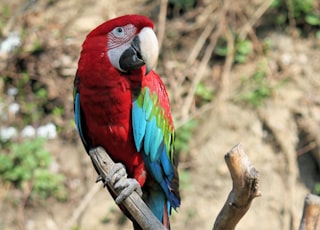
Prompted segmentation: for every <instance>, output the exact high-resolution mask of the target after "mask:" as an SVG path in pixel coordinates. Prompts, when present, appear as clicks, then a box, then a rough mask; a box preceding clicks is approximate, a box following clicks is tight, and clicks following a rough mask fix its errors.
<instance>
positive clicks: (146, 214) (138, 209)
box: [90, 147, 165, 230]
mask: <svg viewBox="0 0 320 230" xmlns="http://www.w3.org/2000/svg"><path fill="white" fill-rule="evenodd" d="M90 157H91V159H92V162H93V164H94V165H95V167H96V168H97V169H98V171H99V172H100V175H101V176H102V178H106V176H107V175H108V173H109V172H110V170H111V168H112V167H113V165H114V162H113V161H112V159H111V158H110V157H109V155H108V154H107V153H106V151H105V150H104V149H103V148H101V147H98V148H95V149H93V150H91V151H90ZM108 187H109V189H111V190H112V191H113V192H114V193H115V194H116V195H119V193H118V192H116V191H115V189H114V188H113V187H112V186H111V184H108ZM122 204H123V205H124V206H125V207H126V209H127V210H128V212H129V213H130V214H131V215H132V216H133V217H134V218H135V220H136V221H137V223H138V224H139V225H140V227H141V228H143V229H146V230H147V229H150V230H154V229H165V227H164V226H163V225H162V224H161V223H160V221H159V220H158V219H157V218H156V217H155V216H154V215H153V213H152V212H151V210H150V209H149V208H148V206H147V205H146V204H145V203H144V202H143V200H142V199H141V197H140V196H139V195H138V194H137V193H136V192H133V193H132V194H131V195H130V196H129V197H128V198H127V199H125V200H124V201H123V202H122Z"/></svg>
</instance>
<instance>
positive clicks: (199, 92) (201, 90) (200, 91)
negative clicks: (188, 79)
mask: <svg viewBox="0 0 320 230" xmlns="http://www.w3.org/2000/svg"><path fill="white" fill-rule="evenodd" d="M195 95H196V96H198V97H200V98H201V99H202V100H204V101H206V102H209V101H211V100H212V99H213V96H214V93H213V90H211V89H209V88H208V87H206V86H205V84H204V83H202V82H200V83H199V84H198V85H197V88H196V91H195Z"/></svg>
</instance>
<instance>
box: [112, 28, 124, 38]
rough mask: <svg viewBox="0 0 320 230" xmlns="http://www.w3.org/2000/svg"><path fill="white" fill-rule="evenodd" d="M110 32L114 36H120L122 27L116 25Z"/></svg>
mask: <svg viewBox="0 0 320 230" xmlns="http://www.w3.org/2000/svg"><path fill="white" fill-rule="evenodd" d="M112 33H113V34H114V36H116V37H118V38H120V37H123V36H124V29H123V27H116V28H114V29H113V30H112Z"/></svg>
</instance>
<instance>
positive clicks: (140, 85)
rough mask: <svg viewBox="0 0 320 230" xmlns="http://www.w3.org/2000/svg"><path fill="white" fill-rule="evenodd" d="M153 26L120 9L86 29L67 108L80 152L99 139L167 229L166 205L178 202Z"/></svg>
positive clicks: (170, 132)
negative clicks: (71, 100)
mask: <svg viewBox="0 0 320 230" xmlns="http://www.w3.org/2000/svg"><path fill="white" fill-rule="evenodd" d="M153 27H154V25H153V22H152V21H151V20H150V19H149V18H147V17H145V16H141V15H125V16H122V17H118V18H115V19H112V20H109V21H106V22H105V23H103V24H101V25H100V26H98V27H97V28H95V29H94V30H92V31H91V32H90V33H89V34H88V35H87V37H86V39H85V41H84V43H83V45H82V51H81V55H80V59H79V62H78V70H77V73H76V77H75V81H74V114H75V123H76V126H77V129H78V132H79V135H80V137H81V140H82V142H83V144H84V147H85V149H86V151H87V152H89V151H90V150H91V149H93V148H95V147H98V146H102V147H103V148H104V149H106V151H107V152H108V154H109V155H110V157H111V158H112V159H113V160H114V161H115V162H119V163H122V164H123V165H124V166H125V168H126V171H127V174H128V177H129V178H132V179H135V180H134V181H135V182H136V181H137V182H138V183H139V185H140V187H141V189H142V192H143V195H142V199H143V200H144V201H145V202H146V204H147V205H148V206H149V207H150V209H151V210H152V212H153V213H154V214H155V216H156V217H157V218H158V219H159V220H160V221H161V222H162V223H163V224H164V226H165V227H167V228H169V216H170V214H171V209H172V208H174V209H176V208H177V207H179V206H180V194H179V176H178V173H177V160H176V157H175V155H174V125H173V120H172V117H171V112H170V104H169V98H168V95H167V92H166V88H165V86H164V84H163V82H162V81H161V79H160V77H159V76H158V75H157V74H156V73H155V72H154V71H153V70H152V69H153V68H154V67H155V65H156V62H157V58H158V52H159V50H158V49H159V48H158V41H157V38H156V35H155V33H154V31H153ZM113 196H114V194H113ZM114 198H116V197H114ZM116 202H117V199H116ZM117 203H120V202H117ZM120 207H121V204H120ZM124 211H125V210H124ZM127 215H128V214H127ZM134 226H135V227H138V226H137V223H135V222H134Z"/></svg>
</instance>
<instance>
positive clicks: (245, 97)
mask: <svg viewBox="0 0 320 230" xmlns="http://www.w3.org/2000/svg"><path fill="white" fill-rule="evenodd" d="M242 85H243V88H244V92H243V93H242V94H241V95H240V98H239V99H240V100H241V101H244V102H245V103H247V104H250V105H251V106H253V107H259V106H261V105H262V104H263V102H264V100H265V99H266V98H268V97H270V96H271V94H272V92H273V87H272V86H271V83H270V81H269V80H268V79H267V73H266V69H265V68H264V67H260V68H259V69H258V70H257V71H256V72H255V73H254V74H253V75H252V76H251V77H250V78H249V79H246V80H244V81H243V83H242Z"/></svg>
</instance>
